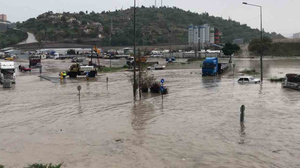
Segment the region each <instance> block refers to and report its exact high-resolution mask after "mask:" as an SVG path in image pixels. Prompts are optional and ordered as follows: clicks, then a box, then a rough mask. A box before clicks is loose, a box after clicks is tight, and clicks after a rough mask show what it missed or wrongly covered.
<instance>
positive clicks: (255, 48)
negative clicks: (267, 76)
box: [248, 36, 272, 54]
mask: <svg viewBox="0 0 300 168" xmlns="http://www.w3.org/2000/svg"><path fill="white" fill-rule="evenodd" d="M271 47H272V39H271V38H270V37H266V36H265V37H263V39H262V51H261V39H260V38H257V39H252V40H251V42H250V43H249V46H248V50H249V51H251V52H253V53H255V54H261V52H262V54H264V53H267V52H268V51H269V50H270V48H271Z"/></svg>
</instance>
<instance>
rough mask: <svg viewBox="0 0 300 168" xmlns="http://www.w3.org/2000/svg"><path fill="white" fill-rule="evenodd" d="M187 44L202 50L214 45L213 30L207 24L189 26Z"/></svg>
mask: <svg viewBox="0 0 300 168" xmlns="http://www.w3.org/2000/svg"><path fill="white" fill-rule="evenodd" d="M188 42H189V45H190V46H199V47H200V48H201V49H204V48H205V47H206V46H210V44H211V43H212V44H214V43H215V29H214V28H213V27H210V26H209V25H208V24H204V25H202V26H193V25H191V26H189V28H188Z"/></svg>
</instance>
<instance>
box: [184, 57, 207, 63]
mask: <svg viewBox="0 0 300 168" xmlns="http://www.w3.org/2000/svg"><path fill="white" fill-rule="evenodd" d="M203 60H205V58H189V59H188V60H187V62H195V61H203Z"/></svg>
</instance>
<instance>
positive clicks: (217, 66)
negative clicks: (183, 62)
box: [202, 57, 229, 76]
mask: <svg viewBox="0 0 300 168" xmlns="http://www.w3.org/2000/svg"><path fill="white" fill-rule="evenodd" d="M228 68H229V63H219V60H218V58H217V57H207V58H206V59H205V60H204V61H203V65H202V76H216V75H218V74H221V73H223V72H224V71H226V70H227V69H228Z"/></svg>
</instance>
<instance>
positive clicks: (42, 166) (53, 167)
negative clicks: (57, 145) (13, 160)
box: [25, 163, 62, 168]
mask: <svg viewBox="0 0 300 168" xmlns="http://www.w3.org/2000/svg"><path fill="white" fill-rule="evenodd" d="M61 165H62V163H60V164H58V165H52V163H50V164H41V163H34V164H32V165H28V166H27V167H25V168H60V167H61Z"/></svg>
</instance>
